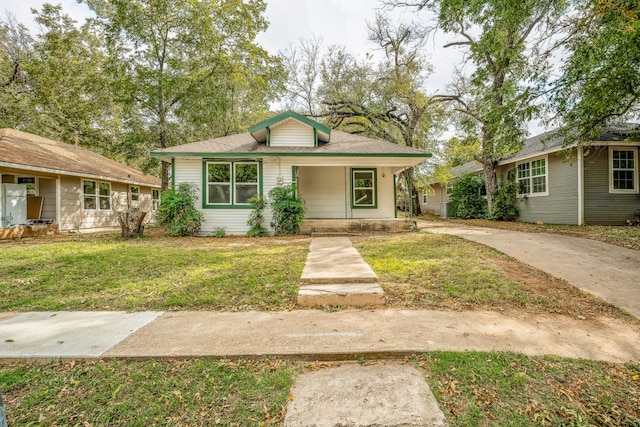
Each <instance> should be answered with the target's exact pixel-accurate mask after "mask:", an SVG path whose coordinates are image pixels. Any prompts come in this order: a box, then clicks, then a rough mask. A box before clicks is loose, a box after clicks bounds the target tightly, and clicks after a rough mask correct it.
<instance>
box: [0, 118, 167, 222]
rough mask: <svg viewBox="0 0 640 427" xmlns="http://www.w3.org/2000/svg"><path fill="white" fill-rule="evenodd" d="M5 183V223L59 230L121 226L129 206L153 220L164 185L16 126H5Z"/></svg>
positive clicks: (0, 143) (1, 207)
mask: <svg viewBox="0 0 640 427" xmlns="http://www.w3.org/2000/svg"><path fill="white" fill-rule="evenodd" d="M0 182H1V183H2V185H0V212H2V222H1V223H0V228H9V227H12V226H16V225H28V224H31V225H33V224H57V226H58V230H59V231H66V230H95V229H100V228H105V227H114V226H118V225H119V224H118V219H117V212H118V211H126V210H127V209H128V207H138V208H140V210H142V211H147V212H148V214H147V215H148V217H149V219H152V218H153V216H154V212H153V211H154V210H155V208H156V207H157V205H158V203H159V200H160V184H161V181H160V179H159V178H156V177H154V176H150V175H146V174H144V173H142V172H141V171H139V170H137V169H133V168H131V167H128V166H125V165H123V164H121V163H118V162H116V161H114V160H111V159H108V158H106V157H103V156H101V155H99V154H96V153H94V152H92V151H90V150H87V149H85V148H81V147H77V146H75V145H71V144H67V143H64V142H60V141H54V140H51V139H47V138H43V137H40V136H37V135H32V134H30V133H26V132H20V131H16V130H13V129H0ZM25 196H26V197H25Z"/></svg>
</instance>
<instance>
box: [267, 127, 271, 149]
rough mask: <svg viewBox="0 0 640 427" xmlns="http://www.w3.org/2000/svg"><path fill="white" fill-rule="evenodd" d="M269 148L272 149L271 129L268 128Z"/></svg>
mask: <svg viewBox="0 0 640 427" xmlns="http://www.w3.org/2000/svg"><path fill="white" fill-rule="evenodd" d="M267 147H271V128H267Z"/></svg>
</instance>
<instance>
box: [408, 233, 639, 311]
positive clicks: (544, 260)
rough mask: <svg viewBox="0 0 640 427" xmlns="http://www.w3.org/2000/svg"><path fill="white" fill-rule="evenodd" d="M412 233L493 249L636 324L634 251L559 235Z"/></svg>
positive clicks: (635, 254) (637, 275) (635, 267)
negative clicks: (614, 309)
mask: <svg viewBox="0 0 640 427" xmlns="http://www.w3.org/2000/svg"><path fill="white" fill-rule="evenodd" d="M418 227H419V228H420V229H422V230H423V231H427V232H430V233H440V234H451V235H455V236H459V237H462V238H465V239H467V240H472V241H474V242H478V243H482V244H483V245H487V246H490V247H492V248H495V249H497V250H499V251H500V252H503V253H505V254H507V255H509V256H510V257H513V258H515V259H517V260H519V261H522V262H524V263H527V264H529V265H531V266H533V267H535V268H537V269H539V270H542V271H544V272H546V273H549V274H551V275H552V276H555V277H558V278H560V279H564V280H566V281H567V282H569V283H570V284H571V285H573V286H575V287H576V288H579V289H582V290H584V291H586V292H589V293H591V294H593V295H596V296H598V297H600V298H602V299H603V300H605V301H607V302H609V303H611V304H613V305H615V306H616V307H619V308H622V309H624V310H626V311H627V312H628V313H629V314H631V315H633V316H635V317H636V318H638V319H640V251H634V250H632V249H627V248H622V247H620V246H615V245H610V244H608V243H603V242H598V241H595V240H589V239H581V238H579V237H571V236H564V235H561V234H550V233H523V232H519V231H510V230H500V229H495V228H485V227H472V226H466V225H462V224H456V223H451V222H427V221H419V222H418ZM567 303H568V304H569V303H570V302H567Z"/></svg>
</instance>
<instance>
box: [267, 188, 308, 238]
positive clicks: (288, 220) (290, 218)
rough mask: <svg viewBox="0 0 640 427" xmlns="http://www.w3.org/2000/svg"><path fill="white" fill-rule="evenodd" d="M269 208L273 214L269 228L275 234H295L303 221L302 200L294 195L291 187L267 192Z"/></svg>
mask: <svg viewBox="0 0 640 427" xmlns="http://www.w3.org/2000/svg"><path fill="white" fill-rule="evenodd" d="M269 206H270V207H271V211H272V212H273V221H272V222H271V226H272V227H273V228H274V230H275V233H276V234H296V233H297V232H298V230H300V224H302V220H303V219H304V214H305V212H306V206H305V204H304V200H303V199H302V198H300V197H298V196H297V195H296V191H295V187H294V186H293V185H284V186H280V187H275V188H273V189H272V190H271V191H269Z"/></svg>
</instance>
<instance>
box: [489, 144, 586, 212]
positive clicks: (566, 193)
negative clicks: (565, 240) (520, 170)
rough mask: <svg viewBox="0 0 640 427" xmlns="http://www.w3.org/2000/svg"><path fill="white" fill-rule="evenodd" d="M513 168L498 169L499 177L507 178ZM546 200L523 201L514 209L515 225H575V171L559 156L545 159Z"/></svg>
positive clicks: (537, 198)
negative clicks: (515, 212)
mask: <svg viewBox="0 0 640 427" xmlns="http://www.w3.org/2000/svg"><path fill="white" fill-rule="evenodd" d="M513 168H515V164H509V165H505V166H501V167H500V171H499V175H500V176H503V177H506V174H507V172H508V171H509V170H510V169H513ZM547 174H548V181H547V182H548V186H549V188H548V191H549V195H548V196H531V195H530V196H529V197H526V198H523V199H522V201H521V202H520V203H518V204H517V205H516V208H517V209H518V211H519V212H520V215H519V216H518V221H522V222H530V223H536V222H538V221H542V222H543V223H545V224H577V223H578V168H577V165H576V163H575V161H574V163H570V162H568V161H567V160H566V158H565V156H564V155H563V154H561V153H552V154H549V155H548V156H547Z"/></svg>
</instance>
